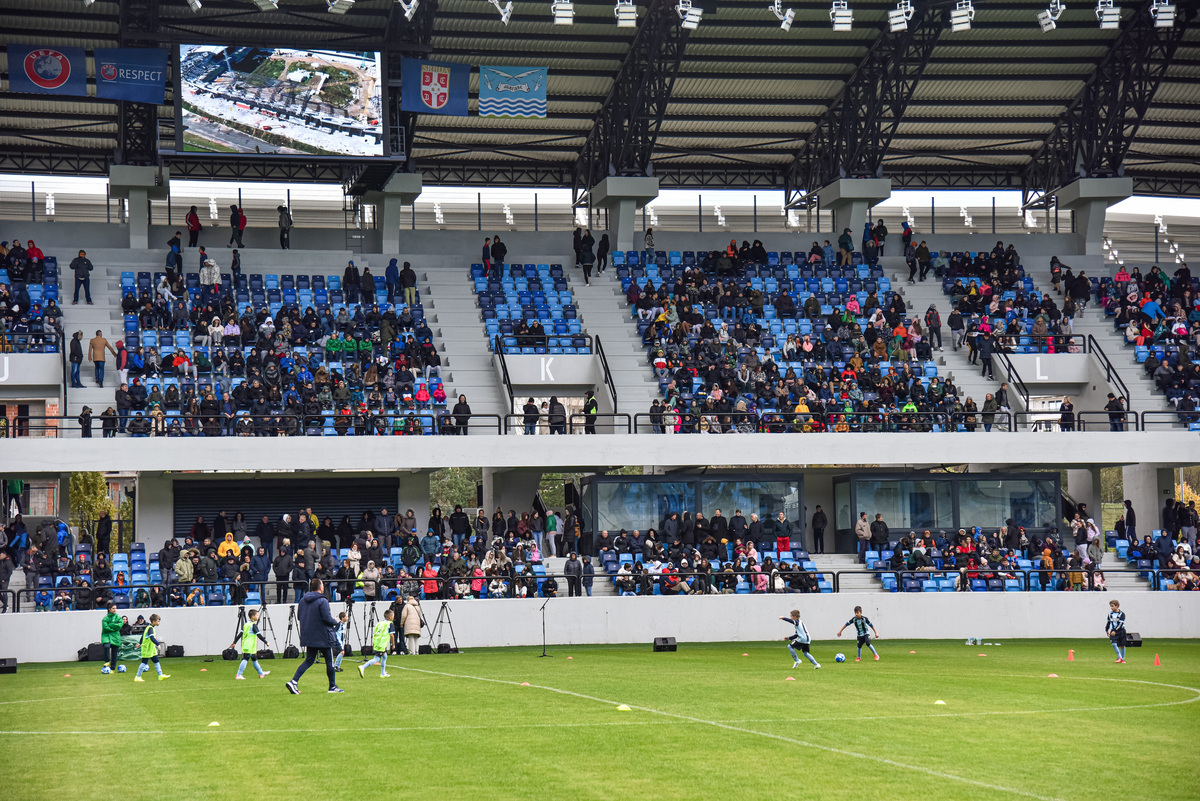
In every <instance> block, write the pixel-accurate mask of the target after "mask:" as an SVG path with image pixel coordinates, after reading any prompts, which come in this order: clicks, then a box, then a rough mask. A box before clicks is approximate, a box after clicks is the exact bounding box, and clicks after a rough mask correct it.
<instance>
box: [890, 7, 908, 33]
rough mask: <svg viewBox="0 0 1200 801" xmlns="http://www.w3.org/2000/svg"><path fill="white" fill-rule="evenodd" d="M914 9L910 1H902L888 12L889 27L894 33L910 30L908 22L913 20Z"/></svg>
mask: <svg viewBox="0 0 1200 801" xmlns="http://www.w3.org/2000/svg"><path fill="white" fill-rule="evenodd" d="M912 16H913V7H912V3H910V2H909V0H900V2H899V3H897V4H896V7H895V8H893V9H892V10H891V11H889V12H888V26H889V27H890V28H891V30H892V33H900V32H901V31H906V30H908V21H909V20H910V19H912Z"/></svg>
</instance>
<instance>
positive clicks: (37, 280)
mask: <svg viewBox="0 0 1200 801" xmlns="http://www.w3.org/2000/svg"><path fill="white" fill-rule="evenodd" d="M43 282H46V284H47V286H43ZM62 316H63V312H62V308H61V307H60V306H59V305H58V266H57V260H56V259H52V260H51V261H50V262H49V263H47V261H46V254H45V253H43V252H42V249H41V248H39V247H38V246H37V245H36V244H35V243H34V241H33V240H32V239H30V240H27V241H26V242H24V243H22V242H21V241H20V240H14V241H13V242H12V243H11V246H10V243H9V242H8V241H7V240H6V241H0V352H3V353H8V352H10V351H17V352H42V351H43V350H45V351H46V352H57V351H58V350H59V349H60V347H61V343H62V336H63V326H62Z"/></svg>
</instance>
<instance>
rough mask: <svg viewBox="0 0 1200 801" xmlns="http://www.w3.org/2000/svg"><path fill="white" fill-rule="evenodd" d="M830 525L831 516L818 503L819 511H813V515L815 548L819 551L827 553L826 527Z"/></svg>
mask: <svg viewBox="0 0 1200 801" xmlns="http://www.w3.org/2000/svg"><path fill="white" fill-rule="evenodd" d="M828 525H829V518H827V517H826V516H825V512H823V511H822V510H821V506H820V505H819V504H818V505H817V511H815V512H813V516H812V530H813V550H814V551H816V552H817V553H825V527H826V526H828Z"/></svg>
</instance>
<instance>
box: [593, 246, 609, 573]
mask: <svg viewBox="0 0 1200 801" xmlns="http://www.w3.org/2000/svg"><path fill="white" fill-rule="evenodd" d="M610 250H612V245H610V244H609V242H608V234H603V235H602V236H601V237H600V244H599V245H598V246H597V248H596V274H597V275H602V274H603V273H604V270H605V268H606V267H608V252H609V251H610ZM588 594H589V595H590V594H591V593H588Z"/></svg>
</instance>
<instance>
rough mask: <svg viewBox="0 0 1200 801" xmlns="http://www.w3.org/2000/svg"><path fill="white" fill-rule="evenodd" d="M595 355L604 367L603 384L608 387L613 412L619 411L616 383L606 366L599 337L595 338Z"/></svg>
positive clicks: (606, 359)
mask: <svg viewBox="0 0 1200 801" xmlns="http://www.w3.org/2000/svg"><path fill="white" fill-rule="evenodd" d="M595 342H596V355H597V356H599V357H600V366H601V367H603V368H604V384H605V386H607V387H608V392H609V395H611V396H612V405H613V412H614V413H615V412H619V411H620V407H619V406H617V384H616V382H615V381H613V377H612V370H610V369H609V368H608V357H607V356H605V355H604V346H603V345H602V344H600V337H599V336H597V337H596V338H595Z"/></svg>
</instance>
